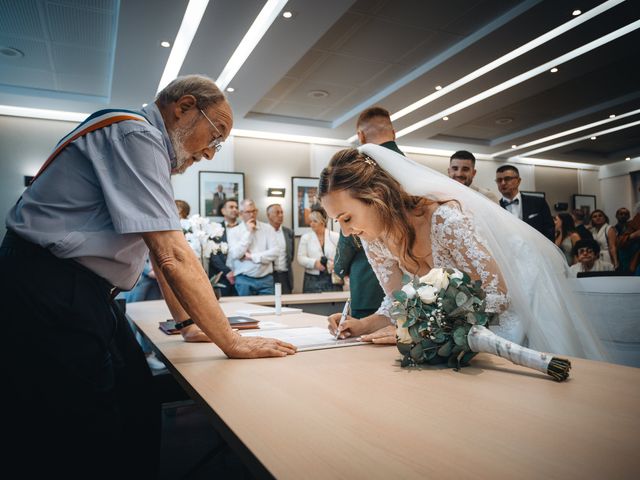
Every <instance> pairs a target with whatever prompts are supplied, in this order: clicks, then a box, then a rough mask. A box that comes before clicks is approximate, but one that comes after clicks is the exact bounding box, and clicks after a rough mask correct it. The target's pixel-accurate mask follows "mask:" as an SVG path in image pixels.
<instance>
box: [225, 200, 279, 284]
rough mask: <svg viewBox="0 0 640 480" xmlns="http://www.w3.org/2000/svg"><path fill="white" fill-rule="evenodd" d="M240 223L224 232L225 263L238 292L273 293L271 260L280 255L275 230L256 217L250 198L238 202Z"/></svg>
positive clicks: (253, 204)
mask: <svg viewBox="0 0 640 480" xmlns="http://www.w3.org/2000/svg"><path fill="white" fill-rule="evenodd" d="M240 216H241V217H242V223H241V224H240V225H238V226H237V227H236V228H234V229H233V230H229V231H228V232H227V238H228V239H229V254H228V257H227V264H228V265H229V266H230V267H231V269H232V270H233V274H234V275H235V280H236V291H237V292H238V295H240V296H246V295H273V294H274V287H273V285H274V284H273V262H275V261H276V259H277V258H278V256H279V255H280V247H279V246H278V240H277V238H276V233H275V231H274V230H273V228H271V226H270V225H269V224H267V223H263V222H259V221H258V209H257V208H256V204H255V202H254V201H253V200H251V199H248V198H247V199H245V200H243V201H242V202H241V203H240Z"/></svg>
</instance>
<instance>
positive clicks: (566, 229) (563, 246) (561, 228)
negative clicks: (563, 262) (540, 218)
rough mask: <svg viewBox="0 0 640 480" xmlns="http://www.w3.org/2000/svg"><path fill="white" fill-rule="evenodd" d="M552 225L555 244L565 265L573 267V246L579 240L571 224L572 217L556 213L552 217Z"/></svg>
mask: <svg viewBox="0 0 640 480" xmlns="http://www.w3.org/2000/svg"><path fill="white" fill-rule="evenodd" d="M553 223H554V225H555V227H556V239H555V244H556V245H557V246H558V247H560V250H562V253H564V256H565V258H566V259H567V263H568V264H569V265H573V246H574V245H575V244H576V242H577V241H578V240H580V235H578V234H577V232H576V229H575V225H574V223H573V217H572V216H571V215H569V214H568V213H564V212H563V213H558V214H557V215H556V216H555V217H553Z"/></svg>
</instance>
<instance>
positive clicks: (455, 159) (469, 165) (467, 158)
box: [447, 150, 499, 203]
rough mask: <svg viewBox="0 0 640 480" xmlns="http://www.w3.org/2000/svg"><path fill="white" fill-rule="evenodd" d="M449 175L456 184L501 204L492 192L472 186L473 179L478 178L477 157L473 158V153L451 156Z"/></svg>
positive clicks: (459, 151)
mask: <svg viewBox="0 0 640 480" xmlns="http://www.w3.org/2000/svg"><path fill="white" fill-rule="evenodd" d="M447 173H448V174H449V178H453V179H454V180H455V181H456V182H460V183H461V184H463V185H466V186H467V187H469V188H471V189H473V190H475V191H476V192H478V193H481V194H482V195H484V196H485V197H487V198H488V199H489V200H492V201H494V202H496V203H498V202H499V199H498V196H497V195H496V194H495V193H493V192H492V191H491V190H488V189H486V188H480V187H476V186H475V185H472V182H473V178H474V177H475V176H476V157H474V156H473V153H471V152H468V151H467V150H458V151H457V152H455V153H454V154H453V155H451V158H450V159H449V169H448V170H447Z"/></svg>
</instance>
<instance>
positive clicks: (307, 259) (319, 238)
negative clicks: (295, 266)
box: [297, 210, 342, 293]
mask: <svg viewBox="0 0 640 480" xmlns="http://www.w3.org/2000/svg"><path fill="white" fill-rule="evenodd" d="M309 220H310V221H309V225H310V226H311V231H310V232H308V233H305V234H304V235H302V237H300V244H299V245H298V256H297V259H298V263H299V264H300V265H302V266H303V267H304V269H305V270H304V285H303V287H302V291H303V293H320V292H334V291H340V290H342V285H334V284H333V281H332V280H331V273H332V272H333V259H334V257H335V255H336V246H337V245H338V239H339V235H338V233H337V232H331V231H330V230H329V229H328V228H327V217H326V214H325V212H324V210H313V211H312V212H311V214H310V215H309Z"/></svg>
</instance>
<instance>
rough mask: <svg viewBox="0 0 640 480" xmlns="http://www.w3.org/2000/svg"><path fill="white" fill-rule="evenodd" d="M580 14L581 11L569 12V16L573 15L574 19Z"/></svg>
mask: <svg viewBox="0 0 640 480" xmlns="http://www.w3.org/2000/svg"><path fill="white" fill-rule="evenodd" d="M581 13H582V10H574V11H573V12H571V15H573V16H574V17H577V16H578V15H580V14H581Z"/></svg>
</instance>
